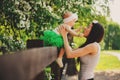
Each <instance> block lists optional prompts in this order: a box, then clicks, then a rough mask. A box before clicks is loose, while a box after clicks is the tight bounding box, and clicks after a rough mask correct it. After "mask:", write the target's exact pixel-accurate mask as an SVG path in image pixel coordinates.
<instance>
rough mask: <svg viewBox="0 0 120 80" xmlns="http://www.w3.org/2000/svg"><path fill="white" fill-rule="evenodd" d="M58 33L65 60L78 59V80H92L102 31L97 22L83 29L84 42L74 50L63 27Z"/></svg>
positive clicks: (98, 54)
mask: <svg viewBox="0 0 120 80" xmlns="http://www.w3.org/2000/svg"><path fill="white" fill-rule="evenodd" d="M59 31H60V33H61V35H62V37H63V40H64V47H65V51H66V56H67V58H75V57H80V71H79V74H78V76H79V80H94V69H95V67H96V65H97V63H98V60H99V56H100V45H99V43H100V42H101V40H102V38H103V35H104V29H103V27H102V25H101V24H99V23H98V22H93V23H92V24H90V25H89V27H87V28H85V29H84V32H83V34H84V37H86V39H87V40H86V42H85V43H84V44H83V45H82V46H81V47H79V48H78V49H76V50H72V48H71V47H70V46H69V43H68V38H67V31H66V30H65V28H64V26H61V27H59Z"/></svg>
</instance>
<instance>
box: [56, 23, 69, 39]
mask: <svg viewBox="0 0 120 80" xmlns="http://www.w3.org/2000/svg"><path fill="white" fill-rule="evenodd" d="M58 31H59V33H60V34H61V35H62V36H63V37H65V36H67V33H68V32H67V30H66V28H65V25H64V24H62V25H60V26H59V30H58Z"/></svg>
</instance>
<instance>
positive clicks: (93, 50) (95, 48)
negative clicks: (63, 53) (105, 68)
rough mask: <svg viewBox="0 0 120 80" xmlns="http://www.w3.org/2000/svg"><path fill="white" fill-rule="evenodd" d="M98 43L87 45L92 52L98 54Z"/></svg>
mask: <svg viewBox="0 0 120 80" xmlns="http://www.w3.org/2000/svg"><path fill="white" fill-rule="evenodd" d="M97 44H98V43H96V42H94V43H90V44H88V45H87V46H86V47H87V48H88V49H89V50H90V51H91V53H92V54H96V53H97V52H98V45H97Z"/></svg>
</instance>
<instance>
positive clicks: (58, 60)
mask: <svg viewBox="0 0 120 80" xmlns="http://www.w3.org/2000/svg"><path fill="white" fill-rule="evenodd" d="M56 62H57V64H58V65H59V67H60V68H62V67H63V62H62V58H57V59H56Z"/></svg>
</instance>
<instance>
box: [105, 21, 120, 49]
mask: <svg viewBox="0 0 120 80" xmlns="http://www.w3.org/2000/svg"><path fill="white" fill-rule="evenodd" d="M104 41H105V43H106V44H105V49H113V50H120V45H119V44H120V42H119V41H120V25H119V24H117V23H114V22H110V23H109V24H108V27H107V29H106V34H105V40H104Z"/></svg>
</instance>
